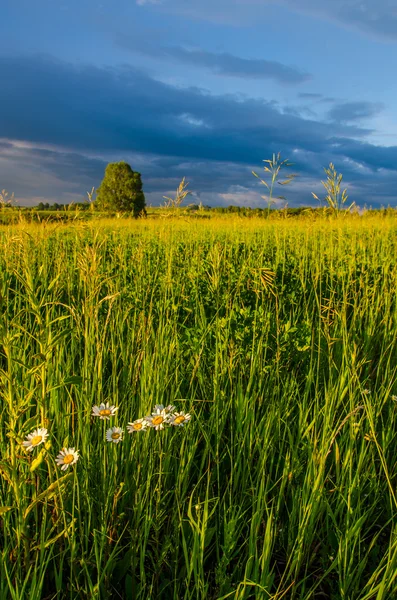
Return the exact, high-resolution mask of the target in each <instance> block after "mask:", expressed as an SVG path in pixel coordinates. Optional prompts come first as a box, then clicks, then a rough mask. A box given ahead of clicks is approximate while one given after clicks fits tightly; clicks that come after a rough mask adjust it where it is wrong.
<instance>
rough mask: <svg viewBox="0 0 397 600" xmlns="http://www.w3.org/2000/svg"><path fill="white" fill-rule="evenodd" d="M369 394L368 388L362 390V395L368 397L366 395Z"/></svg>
mask: <svg viewBox="0 0 397 600" xmlns="http://www.w3.org/2000/svg"><path fill="white" fill-rule="evenodd" d="M370 393H371V390H369V389H368V388H365V390H363V394H365V395H366V396H368V394H370Z"/></svg>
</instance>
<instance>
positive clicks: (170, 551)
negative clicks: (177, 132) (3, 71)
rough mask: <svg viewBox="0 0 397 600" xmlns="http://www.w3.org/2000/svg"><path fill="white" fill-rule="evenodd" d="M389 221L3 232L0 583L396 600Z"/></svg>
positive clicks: (393, 277) (10, 590) (98, 593)
mask: <svg viewBox="0 0 397 600" xmlns="http://www.w3.org/2000/svg"><path fill="white" fill-rule="evenodd" d="M396 234H397V219H396V218H395V216H394V215H393V214H390V215H383V216H381V215H370V214H369V215H364V216H362V217H360V216H359V215H349V216H346V217H343V218H338V219H330V218H326V217H324V218H320V217H319V216H318V215H314V216H313V215H307V216H306V217H304V218H282V216H280V218H270V219H259V218H252V219H251V218H250V219H248V218H238V217H231V216H219V217H216V218H208V219H195V218H192V219H190V218H188V217H181V218H175V219H174V218H171V219H170V218H164V219H162V218H158V219H153V220H151V219H147V220H144V219H142V220H137V221H134V220H128V219H108V220H101V221H96V220H93V221H91V222H82V223H77V222H76V223H73V224H53V223H44V224H27V223H24V222H21V223H19V224H18V225H15V226H12V227H9V228H3V229H2V230H1V231H0V311H1V320H0V327H1V330H0V336H1V337H0V344H1V345H0V369H1V370H0V394H1V398H2V404H1V413H0V418H1V428H0V453H1V454H0V456H1V460H0V475H1V483H0V518H1V528H0V541H1V543H0V551H1V556H0V598H1V600H3V599H4V600H8V599H9V598H10V599H11V598H12V599H13V600H14V599H15V600H17V599H18V600H22V599H25V598H26V599H27V598H29V600H42V599H44V598H61V599H62V598H65V599H66V598H70V599H75V598H103V599H107V598H119V597H121V598H126V599H135V598H137V599H140V600H148V599H153V600H154V599H158V598H159V599H164V600H168V599H170V598H175V599H178V600H180V599H186V600H188V599H189V600H190V599H191V600H193V599H194V600H196V599H203V600H204V599H213V600H215V599H217V600H220V599H222V598H236V599H238V600H243V599H244V600H246V599H249V598H258V599H265V598H273V599H274V600H276V599H277V600H278V599H279V598H285V599H287V598H288V599H299V600H309V599H310V600H311V599H312V598H329V599H331V600H332V599H333V600H339V599H341V598H345V599H349V600H354V599H358V598H360V600H372V599H375V598H376V599H377V600H381V599H384V600H388V599H390V598H393V597H395V596H396V595H397V583H396V581H395V573H396V568H397V537H396V533H397V531H396V526H397V499H396V491H395V487H396V475H397V460H396V456H397V444H396V434H397V428H396V425H395V414H396V410H397V402H396V397H397V396H396V395H397V383H396V370H397V360H396V359H397V335H396V333H397V302H396V289H397V263H396V256H397V235H396ZM156 404H159V405H160V404H161V405H163V409H164V407H168V405H174V406H175V407H176V408H175V411H176V412H175V416H176V415H178V416H179V415H189V417H190V416H191V418H189V419H188V421H189V422H188V423H187V424H186V426H184V427H183V426H181V427H179V426H171V421H170V426H169V427H168V428H165V429H163V430H160V429H159V430H156V429H155V427H154V426H153V425H152V426H151V427H149V426H145V428H144V431H138V432H136V431H135V430H134V428H133V427H132V425H133V424H134V423H138V422H139V421H140V420H141V419H142V418H144V419H145V418H146V417H148V418H149V416H150V415H151V413H152V412H153V406H155V405H156ZM101 405H103V406H104V407H101ZM94 407H96V408H97V409H98V410H94ZM112 407H113V408H112ZM109 408H112V410H111V415H110V416H109V415H106V416H109V417H110V418H109V419H108V418H102V419H101V418H99V417H100V416H101V415H100V414H99V413H100V410H106V409H108V410H109ZM116 408H117V410H116ZM163 409H156V410H159V411H160V413H161V410H163ZM160 413H159V414H160ZM152 417H153V415H152ZM174 418H176V417H174ZM144 422H145V423H146V421H144ZM181 422H183V421H181ZM172 424H173V425H178V424H180V422H177V423H175V422H173V423H172ZM44 430H46V435H45V436H44V434H43V431H44ZM108 430H111V431H112V432H113V433H114V432H115V433H118V432H119V430H122V431H123V435H122V437H121V440H120V441H118V442H117V443H110V442H108V441H107V437H106V436H107V431H108ZM47 433H48V436H47ZM30 434H32V437H30V438H29V437H28V436H29V435H30ZM33 434H34V435H33ZM38 435H42V436H43V438H45V439H43V440H40V441H39V440H38V437H37V436H38ZM109 436H110V437H111V434H109ZM34 438H36V439H35V440H34V447H33V448H31V449H30V447H28V446H29V444H28V443H27V444H25V446H24V444H23V442H24V441H26V442H28V441H29V440H30V441H32V440H33V439H34ZM30 445H31V444H30ZM63 449H64V452H63V454H62V455H61V457H62V456H63V457H65V456H66V457H67V460H66V462H67V461H70V462H69V463H68V462H67V464H66V465H65V464H64V463H65V461H64V460H63V459H62V460H61V458H60V457H59V455H60V453H61V451H63ZM74 453H78V458H76V455H75V454H74ZM57 457H58V463H57ZM62 466H65V467H66V468H65V469H64V470H62V469H61V467H62ZM57 594H58V595H57Z"/></svg>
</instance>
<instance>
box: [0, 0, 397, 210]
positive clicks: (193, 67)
mask: <svg viewBox="0 0 397 600" xmlns="http://www.w3.org/2000/svg"><path fill="white" fill-rule="evenodd" d="M1 4H2V10H1V22H2V34H1V36H0V77H1V82H2V90H1V93H0V189H3V188H5V189H7V190H8V191H9V192H14V193H15V196H16V198H17V199H18V201H19V203H20V204H21V205H34V204H37V203H38V202H40V201H44V202H70V201H81V200H82V199H83V198H84V196H85V194H86V191H88V190H91V188H92V187H93V186H95V187H97V186H98V185H99V183H100V181H101V179H102V177H103V174H104V169H105V166H106V164H107V163H108V162H111V161H116V160H126V161H127V162H129V163H130V164H131V166H132V168H133V169H134V170H136V171H140V172H141V173H142V179H143V183H144V191H145V194H146V199H147V202H148V204H152V205H159V204H161V203H162V202H163V201H164V200H163V195H170V193H172V191H173V190H175V188H176V187H177V186H178V183H179V181H180V180H181V179H182V177H186V179H187V181H188V182H189V188H190V189H191V190H192V192H194V195H193V197H192V198H191V201H201V202H203V204H211V205H229V204H240V205H245V206H261V205H263V204H264V200H263V199H262V198H261V196H262V195H263V194H265V192H266V188H265V187H264V186H261V184H260V183H259V181H258V180H257V179H255V177H254V176H253V175H252V173H251V171H252V170H255V171H256V172H257V173H258V174H262V175H265V174H264V172H263V166H264V164H265V163H264V162H263V160H264V159H269V158H271V157H272V154H273V152H274V153H277V152H281V160H283V159H289V160H290V161H291V162H293V163H294V166H293V167H292V168H290V169H289V171H290V172H293V173H296V174H298V175H299V177H298V178H296V179H295V180H294V181H293V182H292V183H291V184H290V185H288V186H278V189H277V190H276V194H283V195H285V196H286V199H287V201H288V202H289V205H290V206H296V205H302V204H303V205H309V204H312V205H315V204H316V201H315V200H314V199H313V197H312V195H311V192H314V193H316V194H317V195H318V196H319V197H321V198H324V196H325V190H324V188H323V186H322V185H321V180H322V179H324V178H325V173H324V167H327V166H328V165H329V163H330V162H333V163H334V164H335V167H336V169H337V171H338V172H341V173H343V176H344V177H343V183H344V186H343V187H347V191H348V195H349V202H350V201H355V202H356V203H357V204H358V205H360V206H364V205H365V204H366V205H367V206H373V207H376V206H381V205H384V206H387V205H389V204H390V205H392V206H396V205H397V109H396V101H395V99H396V97H397V79H396V77H395V66H396V64H397V2H396V0H377V1H376V2H374V0H333V1H332V2H331V1H330V0H101V1H97V0H58V1H57V2H54V0H35V1H34V2H32V1H31V0H1ZM281 173H282V172H281ZM286 173H288V170H287V171H286ZM265 178H266V176H265Z"/></svg>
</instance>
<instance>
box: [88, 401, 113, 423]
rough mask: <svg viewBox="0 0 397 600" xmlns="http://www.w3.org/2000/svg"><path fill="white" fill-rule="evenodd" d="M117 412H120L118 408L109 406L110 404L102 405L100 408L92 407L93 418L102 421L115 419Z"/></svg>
mask: <svg viewBox="0 0 397 600" xmlns="http://www.w3.org/2000/svg"><path fill="white" fill-rule="evenodd" d="M116 410H118V407H117V406H113V405H112V406H109V402H106V404H104V403H103V402H102V404H100V405H99V406H93V407H92V416H93V417H99V418H100V419H108V420H109V419H110V417H114V415H115V414H116Z"/></svg>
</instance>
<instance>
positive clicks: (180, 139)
mask: <svg viewBox="0 0 397 600" xmlns="http://www.w3.org/2000/svg"><path fill="white" fill-rule="evenodd" d="M0 75H1V76H2V79H3V80H4V81H12V85H10V86H8V88H7V94H4V95H3V96H2V106H1V109H2V110H1V112H0V131H1V132H2V136H3V137H4V138H7V139H6V140H5V141H3V147H1V146H0V187H6V189H9V191H15V193H16V196H20V197H24V198H26V197H28V196H29V194H30V197H31V198H37V197H40V198H41V197H43V196H45V197H46V198H48V199H49V200H50V199H51V200H52V201H60V200H62V199H63V200H65V201H66V200H70V199H71V198H72V197H73V199H74V200H78V199H82V198H83V197H84V196H85V193H86V191H87V190H89V189H91V187H92V185H95V186H98V185H99V183H100V181H101V179H102V177H103V171H104V167H105V165H106V163H107V162H110V161H113V160H121V159H124V160H127V161H128V162H130V164H132V166H133V168H134V169H135V170H138V171H140V172H141V173H142V177H143V181H144V185H145V192H146V193H147V194H148V198H149V199H150V201H152V202H155V203H160V202H162V201H163V200H162V195H163V194H164V195H167V194H168V193H169V191H172V190H174V189H175V188H176V185H177V183H178V182H179V181H180V179H181V178H182V177H183V176H186V177H187V179H188V180H189V181H190V182H191V186H192V188H191V189H193V190H195V192H196V193H197V196H198V197H200V198H201V199H202V201H203V202H204V203H206V202H207V200H206V197H207V198H210V199H212V200H211V201H213V202H219V203H226V204H227V203H233V202H232V198H233V197H234V198H237V200H236V201H239V199H241V198H243V195H244V190H246V189H249V190H252V193H253V194H254V192H255V193H257V194H258V196H259V198H258V201H259V203H260V202H261V200H260V195H261V194H264V192H265V191H266V190H265V189H264V187H263V186H262V188H260V187H259V188H258V181H257V180H256V179H255V178H254V177H253V176H252V174H251V170H252V169H254V170H256V171H257V172H260V171H261V169H262V167H263V163H262V162H261V161H262V160H263V159H266V158H269V157H271V156H272V153H273V152H278V151H280V152H281V154H282V158H283V159H284V158H288V159H289V160H291V161H292V162H294V163H296V166H294V167H293V171H294V172H297V173H299V174H300V177H299V179H297V180H296V183H295V182H294V186H293V188H292V186H291V190H290V186H288V190H287V191H288V194H284V195H288V198H289V199H290V200H291V204H292V203H294V202H296V203H299V202H301V203H302V202H303V203H304V202H305V199H304V198H302V197H300V198H299V190H300V191H301V193H302V192H303V191H304V192H305V194H306V191H307V190H308V189H309V188H310V186H311V185H313V183H314V182H315V181H317V182H318V181H319V180H320V179H321V178H322V177H323V175H324V174H323V167H324V166H327V165H328V163H329V162H330V161H333V162H334V163H335V164H336V166H337V168H341V170H342V171H343V173H344V175H345V179H346V180H348V178H349V177H350V176H351V177H354V178H355V179H357V180H360V181H365V169H364V167H362V166H361V165H360V163H361V164H362V165H368V168H369V167H370V165H371V164H372V165H373V166H372V168H375V169H377V168H379V167H381V166H382V167H387V168H388V166H390V168H395V167H394V165H396V164H397V163H396V158H397V157H396V152H397V148H381V147H374V146H372V145H371V144H364V143H360V142H359V141H358V140H357V138H359V137H360V136H361V137H362V136H364V135H366V134H368V133H370V131H371V130H369V129H363V128H361V127H359V126H358V125H354V126H353V125H344V124H339V123H335V122H333V123H328V124H327V123H321V122H319V121H316V120H314V119H304V118H302V117H301V116H299V114H294V115H290V114H285V112H282V109H281V108H279V106H278V105H277V103H275V102H273V101H265V100H257V99H252V98H246V97H242V96H237V95H232V94H229V95H222V96H214V95H211V94H209V93H208V92H206V91H205V90H201V89H198V88H193V87H191V88H177V87H174V86H171V85H166V84H164V83H162V82H159V81H156V80H154V79H152V78H150V77H149V76H147V75H145V74H143V73H142V72H139V71H137V70H134V69H131V68H129V67H121V68H96V67H91V66H85V67H82V66H79V67H75V66H71V65H68V64H65V63H62V62H60V61H56V60H53V59H51V58H49V57H34V58H29V59H26V58H23V57H19V58H18V57H14V58H10V57H8V58H6V57H2V58H0ZM353 138H355V139H353ZM12 140H14V141H15V140H21V141H24V142H29V144H30V145H28V146H29V147H22V148H21V145H20V144H19V146H18V144H16V145H13V144H12V147H11V148H10V147H9V143H10V142H12ZM332 144H334V145H332ZM25 146H26V143H25ZM54 147H56V148H54ZM346 157H347V158H350V159H351V161H353V162H349V161H347V162H343V161H344V160H345V159H346ZM354 161H355V162H354ZM339 165H340V167H339ZM365 168H367V167H365ZM363 169H364V171H363ZM362 171H363V172H362ZM382 176H383V175H382V173H381V172H379V173H377V174H376V178H377V179H379V180H381V178H382ZM1 182H3V183H1ZM4 182H5V183H4ZM388 185H389V186H390V187H389V190H390V194H391V193H392V191H393V189H394V188H395V186H394V183H393V186H392V185H391V181H390V180H388ZM29 186H30V192H29ZM242 186H243V187H242ZM244 186H246V187H244ZM358 188H359V186H358V185H356V189H358ZM281 189H282V188H281V187H280V190H281ZM312 189H313V188H312ZM379 189H380V188H379ZM230 190H232V192H230ZM282 191H283V192H286V190H285V189H282ZM313 191H315V192H316V193H317V192H318V191H321V190H318V189H317V190H316V189H314V190H313ZM278 193H280V192H278ZM230 194H232V195H230ZM233 194H234V196H233ZM306 195H307V197H309V199H310V194H306ZM253 197H255V194H254V196H252V195H249V198H250V199H252V198H253ZM363 198H364V199H367V197H366V196H365V190H364V191H363V193H362V195H361V200H362V199H363Z"/></svg>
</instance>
